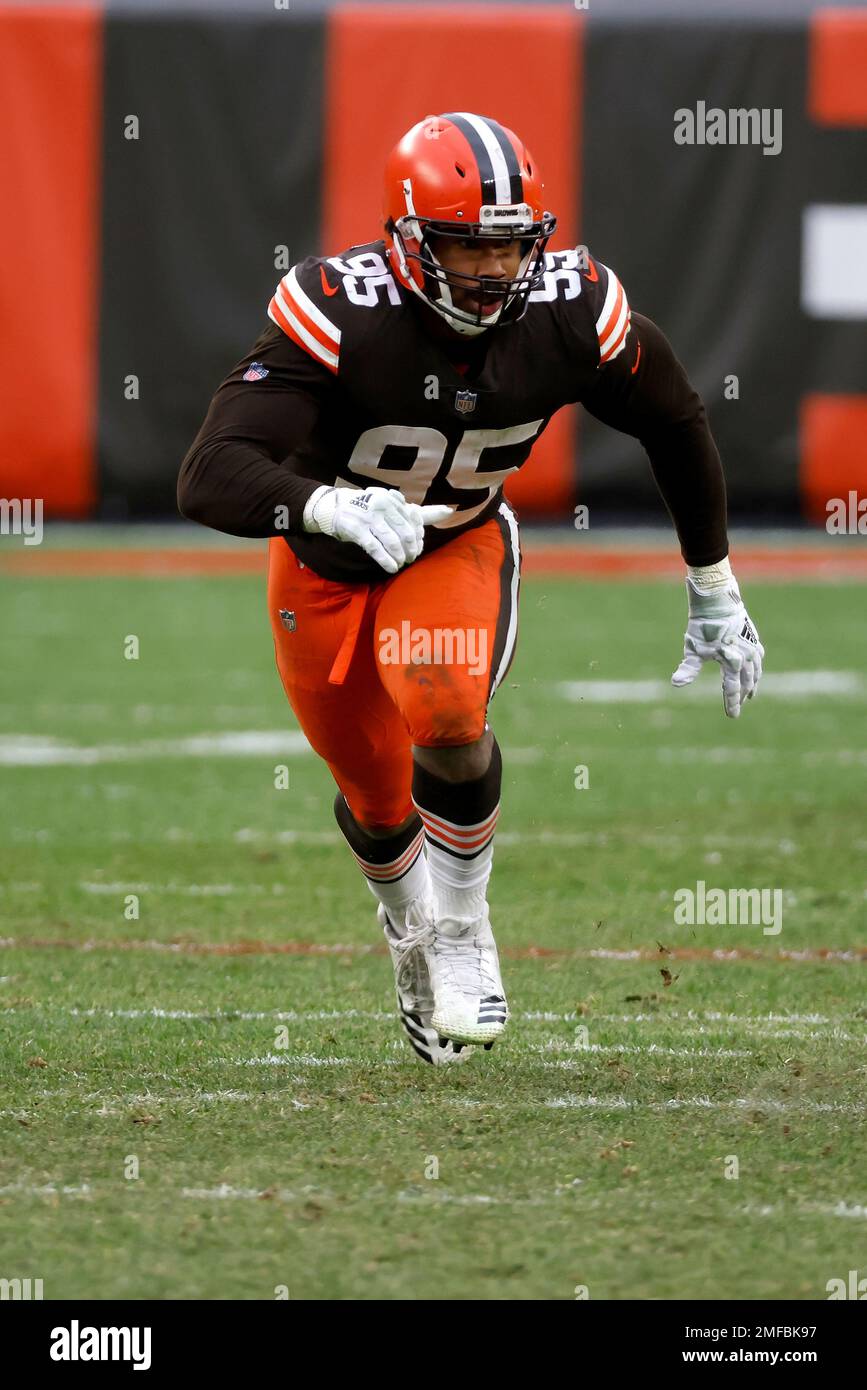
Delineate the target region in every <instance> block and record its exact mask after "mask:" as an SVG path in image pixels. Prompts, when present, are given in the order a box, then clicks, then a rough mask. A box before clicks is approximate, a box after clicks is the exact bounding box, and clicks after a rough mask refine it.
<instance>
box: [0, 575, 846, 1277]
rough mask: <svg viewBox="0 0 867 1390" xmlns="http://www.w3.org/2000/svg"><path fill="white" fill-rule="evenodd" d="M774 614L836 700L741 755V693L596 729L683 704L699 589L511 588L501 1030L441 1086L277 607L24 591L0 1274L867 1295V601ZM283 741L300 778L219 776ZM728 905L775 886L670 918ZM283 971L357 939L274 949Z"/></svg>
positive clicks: (817, 590) (151, 585) (769, 591)
mask: <svg viewBox="0 0 867 1390" xmlns="http://www.w3.org/2000/svg"><path fill="white" fill-rule="evenodd" d="M744 592H745V597H746V598H747V602H748V605H749V607H750V611H751V613H752V616H753V617H754V618H755V620H756V622H757V624H758V626H759V629H760V631H761V633H762V637H763V640H764V641H765V644H766V646H767V648H768V658H767V671H768V675H769V676H771V675H776V676H779V675H780V674H781V673H786V672H793V671H804V670H811V669H814V668H822V669H823V670H830V671H833V672H851V673H855V675H854V677H853V678H852V680H851V681H850V684H849V686H848V687H842V686H841V689H839V690H835V691H834V692H832V693H829V694H825V695H817V694H814V693H810V692H807V693H804V694H802V695H800V696H798V695H795V696H792V695H791V694H790V695H789V696H788V697H785V696H784V694H781V693H780V692H779V689H778V690H777V692H774V690H773V688H772V684H773V683H772V682H771V681H770V680H769V681H768V688H767V692H766V693H762V694H760V695H759V697H758V698H757V699H756V700H755V701H754V702H753V703H752V704H751V705H750V706H749V707H748V708H747V709H746V711H745V713H744V715H743V717H742V718H741V719H740V720H739V721H737V722H735V721H728V720H726V719H725V718H724V716H723V712H722V703H721V700H720V698H719V696H718V694H717V692H716V686H717V681H718V677H717V675H716V673H715V672H714V673H710V672H705V673H704V676H703V680H702V682H701V683H700V684H701V686H702V688H704V687H708V686H713V688H714V695H713V697H710V696H708V697H707V698H706V697H705V695H704V693H703V689H694V690H689V691H681V692H674V691H668V692H663V693H661V694H660V695H659V696H658V697H656V696H654V697H653V698H651V699H650V700H645V701H643V702H642V701H638V700H635V701H618V702H600V701H594V700H589V699H585V700H583V701H579V702H577V703H576V702H574V701H569V700H567V699H566V698H564V695H563V692H562V691H561V690H560V688H559V685H558V683H560V682H564V681H602V680H606V681H614V680H618V681H633V680H655V679H662V680H667V678H668V676H669V674H670V672H671V670H672V668H673V667H674V665H675V664H676V662H677V659H678V656H679V650H680V642H681V634H682V630H683V623H684V607H685V604H684V597H683V593H682V590H681V589H680V587H679V586H678V585H676V584H674V585H672V584H669V583H664V582H647V583H619V584H597V583H578V582H574V581H569V580H565V579H560V580H541V579H536V580H532V581H531V580H529V579H528V580H525V582H524V585H523V591H522V614H521V638H520V646H519V652H518V657H517V658H516V661H515V664H514V665H513V667H512V670H511V672H510V674H509V677H508V680H507V683H506V685H505V686H504V687H503V689H502V690H501V691H500V693H499V694H498V695H497V698H496V700H495V701H494V703H493V705H492V708H491V723H492V725H493V727H494V729H495V731H496V733H497V735H498V738H499V740H500V743H501V745H502V747H503V750H504V759H505V768H506V772H505V784H504V798H503V814H502V817H501V822H500V828H501V834H500V836H499V841H498V847H497V851H496V856H495V868H494V875H493V879H492V884H491V891H490V902H491V907H492V920H493V923H494V927H495V930H496V932H497V936H498V940H499V942H500V946H501V950H502V951H503V953H504V957H505V959H504V976H505V981H506V985H507V988H508V990H509V993H510V999H511V1004H512V1007H513V1010H514V1019H513V1023H512V1024H511V1025H510V1029H509V1031H508V1033H507V1035H506V1038H505V1039H504V1040H503V1042H502V1043H501V1044H499V1045H498V1046H497V1047H496V1048H495V1049H494V1050H493V1051H492V1052H491V1053H476V1054H474V1055H472V1056H471V1057H470V1059H469V1060H468V1061H467V1063H466V1064H465V1065H462V1066H454V1067H449V1068H443V1069H441V1070H438V1071H434V1069H433V1068H426V1067H424V1066H423V1065H422V1064H421V1063H420V1062H417V1061H416V1060H415V1058H414V1057H413V1055H412V1054H411V1053H410V1052H409V1050H408V1049H407V1048H406V1047H405V1046H404V1045H403V1043H402V1034H401V1033H400V1030H399V1029H398V1026H397V1023H396V1020H395V1019H394V1017H393V1015H392V1004H393V985H392V975H391V969H390V965H389V962H388V958H387V956H385V955H383V954H382V952H381V950H380V947H381V937H380V935H379V933H378V929H377V927H376V923H375V916H374V906H375V905H374V902H373V898H372V897H371V895H370V894H369V893H368V891H367V889H366V887H365V886H364V883H363V880H362V879H361V877H360V875H359V873H358V870H357V868H356V867H355V865H354V862H353V861H352V859H351V857H350V855H349V853H348V851H347V850H346V849H345V847H344V846H343V844H342V843H341V842H340V841H339V838H338V835H337V832H336V828H335V826H334V822H333V820H332V812H331V803H332V800H333V788H332V784H331V781H330V778H329V776H328V773H327V771H326V769H325V768H324V767H323V766H322V765H320V764H319V763H318V762H317V760H316V759H315V758H314V757H313V756H312V755H311V754H309V753H305V752H303V751H301V750H299V749H298V748H297V746H296V742H297V740H296V738H295V737H293V736H292V734H291V731H292V730H294V728H295V725H294V720H293V719H292V716H291V714H290V712H289V710H288V707H287V706H286V704H285V701H284V698H283V695H282V691H281V689H280V686H279V682H278V679H277V676H276V672H275V670H274V666H273V658H272V652H271V645H270V634H269V632H268V628H267V622H266V615H265V608H264V595H263V586H262V584H261V583H260V582H258V581H256V580H255V579H247V578H235V579H228V578H215V579H209V580H206V581H205V580H196V579H175V580H172V579H168V580H158V579H146V580H136V579H111V580H106V579H101V580H97V579H62V580H61V579H40V580H25V579H10V578H8V577H6V578H4V580H3V595H4V596H3V606H4V616H3V644H2V662H0V778H2V786H3V796H2V821H0V846H2V893H0V916H2V929H0V935H2V936H3V938H4V949H3V950H2V952H0V1028H2V1075H3V1098H2V1125H3V1136H4V1137H3V1144H2V1160H0V1208H2V1210H0V1221H2V1226H3V1238H2V1268H0V1275H2V1276H4V1277H8V1278H12V1277H32V1278H37V1277H38V1278H42V1279H43V1281H44V1289H45V1296H46V1298H70V1299H79V1298H113V1297H121V1298H131V1299H132V1298H135V1299H141V1298H184V1299H193V1298H216V1299H233V1298H249V1299H271V1298H274V1297H275V1290H276V1289H278V1288H279V1287H280V1286H285V1289H286V1290H288V1295H289V1297H291V1298H293V1299H380V1298H385V1299H454V1298H464V1299H472V1298H479V1299H514V1298H518V1299H566V1300H569V1299H573V1298H575V1297H576V1292H575V1290H576V1286H586V1288H587V1290H588V1291H589V1296H590V1297H591V1298H592V1299H628V1298H642V1299H645V1298H661V1299H669V1298H678V1297H682V1298H702V1299H706V1298H724V1299H747V1298H760V1299H762V1298H771V1297H784V1298H798V1299H824V1298H826V1297H827V1294H826V1291H825V1286H826V1283H827V1281H828V1280H829V1279H831V1278H835V1277H842V1278H845V1277H846V1275H847V1271H849V1270H850V1269H860V1270H861V1272H862V1273H863V1272H864V1271H865V1270H867V1175H865V1166H864V1152H865V1147H864V1144H865V1141H864V1121H865V1115H867V1087H865V1049H864V1043H865V1034H867V999H865V993H864V985H863V980H864V969H865V964H864V959H863V955H862V956H861V957H860V958H859V956H858V948H860V949H861V951H862V952H863V950H864V948H865V947H867V931H865V913H867V867H865V866H867V853H865V851H867V814H865V806H867V786H865V781H867V778H865V773H867V752H865V738H864V735H865V706H867V604H865V589H864V587H863V586H858V585H854V584H853V585H845V584H843V585H837V586H830V585H824V586H820V585H812V586H811V585H808V584H802V585H797V586H783V585H779V586H773V585H768V584H760V583H753V584H745V585H744ZM131 634H133V635H136V636H137V637H138V638H139V641H140V656H139V659H138V660H134V661H131V660H126V659H124V640H125V638H126V637H127V636H128V635H131ZM284 729H285V730H288V731H290V736H289V737H288V738H287V741H286V752H285V753H279V752H276V751H275V749H276V748H277V745H276V744H275V745H273V747H272V746H269V745H263V746H262V748H261V750H260V751H256V750H255V748H254V749H251V750H250V751H248V753H247V754H246V755H244V756H224V755H222V754H221V753H220V752H219V751H218V748H217V746H216V745H213V744H212V743H211V742H208V741H206V742H205V743H193V744H191V743H189V740H190V739H191V738H194V737H196V738H198V737H200V736H203V735H207V736H211V737H213V736H215V735H218V734H224V735H225V734H228V733H235V734H237V733H241V732H249V731H259V732H267V731H272V732H275V733H276V732H277V731H280V730H284ZM25 740H26V741H25ZM49 741H53V742H49ZM88 749H90V750H91V752H90V753H88V752H87V750H88ZM25 758H29V759H30V760H31V761H30V762H29V763H22V760H23V759H25ZM36 759H42V762H41V763H38V762H36V761H35V760H36ZM283 762H285V763H286V765H287V766H288V768H289V787H288V789H286V790H276V789H275V785H274V769H275V766H276V765H277V764H280V763H283ZM34 764H35V765H34ZM579 764H584V765H586V766H587V768H588V770H589V783H590V785H589V787H588V788H587V789H585V790H577V789H576V787H575V774H574V769H575V768H576V766H578V765H579ZM698 880H705V881H706V883H707V884H708V886H721V887H725V888H728V887H746V888H749V887H757V888H763V887H766V888H773V889H780V890H781V892H782V893H783V904H784V912H783V925H782V931H781V932H780V933H779V935H777V936H774V935H769V934H765V933H764V932H763V930H762V927H761V926H760V925H752V926H751V925H741V926H723V925H719V926H710V925H697V926H694V927H689V926H676V925H675V923H674V907H673V895H674V893H675V891H676V890H677V889H678V888H682V887H690V886H692V887H695V885H696V883H697V881H698ZM133 895H134V897H135V898H137V900H138V914H139V915H138V917H137V918H135V917H134V916H132V915H131V913H132V912H133V911H134V910H135V903H133V902H131V899H132V897H133ZM241 942H246V943H250V950H249V951H248V952H245V953H237V954H227V953H225V952H223V953H220V952H219V951H217V950H210V951H208V950H200V951H195V950H193V949H190V948H191V947H192V946H194V945H196V944H198V945H201V946H211V947H217V946H219V945H220V944H223V945H227V944H230V943H241ZM293 942H294V943H307V944H308V945H310V944H312V943H318V944H320V945H322V946H324V947H328V948H330V949H329V950H327V951H322V952H321V953H319V954H314V953H311V952H310V951H307V952H303V951H299V952H298V953H297V954H292V953H290V952H285V953H284V952H279V951H274V950H273V949H272V950H271V951H270V953H269V951H268V949H267V948H268V947H272V948H273V947H276V946H279V945H281V944H285V943H293ZM171 943H181V944H182V946H183V947H185V949H181V948H179V949H175V950H172V949H169V946H170V944H171ZM85 945H87V949H84V948H83V947H84V946H85ZM660 947H662V948H663V949H662V952H661V951H660ZM341 948H342V949H341ZM368 948H369V949H368ZM531 948H538V953H537V954H535V955H534V954H533V952H532V949H531ZM734 948H739V949H740V951H742V952H744V953H745V954H743V955H738V954H737V953H735V954H733V955H732V956H731V957H730V958H728V959H725V958H713V957H712V956H711V955H710V952H712V951H715V950H716V951H726V950H730V949H731V950H733V949H734ZM822 948H828V949H830V950H831V951H834V952H838V953H846V952H848V953H850V954H849V955H848V956H846V955H838V956H833V957H832V958H830V959H822V958H821V956H820V955H819V953H820V952H821V950H822ZM665 951H669V952H671V954H670V955H669V954H664V952H665ZM594 952H595V953H596V954H591V953H594ZM606 952H608V953H611V954H610V955H606V954H605V953H606ZM628 952H634V953H635V954H634V955H633V956H628V955H626V953H628ZM690 952H692V954H689V953H690ZM751 952H754V953H756V954H755V955H751V954H750V953H751ZM797 952H803V953H804V958H803V959H797V958H793V956H792V955H791V954H786V953H797ZM781 953H782V954H781ZM664 971H667V972H668V974H669V976H670V982H666V978H665V976H664V974H663V972H664ZM281 1029H282V1030H285V1031H283V1032H281ZM585 1029H586V1033H585V1032H583V1031H582V1030H585ZM585 1043H586V1044H587V1045H586V1046H585ZM732 1159H736V1160H737V1165H738V1176H737V1178H734V1177H727V1176H726V1173H727V1171H728V1172H731V1171H733V1169H734V1166H735V1165H734V1163H733V1162H732ZM133 1160H136V1161H137V1162H134V1161H133ZM434 1160H435V1162H434ZM136 1168H137V1171H138V1176H137V1177H135V1176H130V1175H131V1174H133V1173H134V1172H135V1171H136ZM436 1170H438V1176H437V1177H434V1176H431V1175H432V1174H433V1173H434V1172H435V1171H436Z"/></svg>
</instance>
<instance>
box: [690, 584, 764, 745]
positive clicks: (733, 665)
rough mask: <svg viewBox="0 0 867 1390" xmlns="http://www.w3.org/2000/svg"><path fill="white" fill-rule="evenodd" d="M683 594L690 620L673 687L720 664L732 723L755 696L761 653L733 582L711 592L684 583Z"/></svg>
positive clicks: (754, 630) (725, 698)
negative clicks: (710, 663) (713, 663)
mask: <svg viewBox="0 0 867 1390" xmlns="http://www.w3.org/2000/svg"><path fill="white" fill-rule="evenodd" d="M686 588H687V593H688V595H689V619H688V622H687V627H686V636H685V637H684V642H683V660H682V661H681V663H680V665H679V666H678V668H677V670H676V671H675V673H674V675H673V676H672V678H671V683H672V685H678V686H680V685H690V684H691V683H692V681H694V680H695V678H696V676H697V675H698V673H699V671H700V670H701V668H702V666H703V665H704V663H705V662H706V661H718V662H719V664H720V666H721V667H722V690H723V705H724V706H725V712H726V714H727V715H728V716H729V718H730V719H737V717H738V715H739V714H740V712H741V706H742V705H743V703H744V700H751V699H752V698H753V696H754V695H755V693H756V687H757V686H758V683H759V681H760V680H761V677H762V660H763V658H764V655H765V649H764V647H763V646H762V644H761V642H760V641H759V634H758V632H757V631H756V629H755V627H754V625H753V623H752V622H751V620H750V616H749V614H748V613H747V610H746V608H745V607H744V604H743V600H742V599H741V596H740V592H739V590H738V586H737V581H736V580H735V579H734V576H732V578H731V580H730V581H729V582H728V583H727V584H725V585H724V586H723V587H715V588H713V589H701V588H699V587H698V586H697V585H696V584H695V583H694V581H693V580H692V579H691V578H688V579H687V581H686Z"/></svg>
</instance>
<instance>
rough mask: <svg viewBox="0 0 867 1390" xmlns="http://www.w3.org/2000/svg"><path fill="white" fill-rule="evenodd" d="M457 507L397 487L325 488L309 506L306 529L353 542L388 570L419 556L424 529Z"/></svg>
mask: <svg viewBox="0 0 867 1390" xmlns="http://www.w3.org/2000/svg"><path fill="white" fill-rule="evenodd" d="M452 510H453V508H452V507H448V506H445V505H439V506H436V505H428V506H425V507H422V506H419V505H418V503H416V502H407V500H406V498H405V497H404V495H403V493H402V492H398V491H397V490H396V489H394V488H385V487H369V488H365V490H364V491H363V492H359V491H357V489H355V488H351V487H327V486H324V487H321V488H318V489H317V491H316V492H314V493H312V495H311V496H310V498H309V499H308V501H307V504H306V506H305V508H304V529H305V531H320V532H322V534H323V535H326V536H334V537H335V538H336V539H337V540H339V541H353V542H354V543H355V544H356V545H360V546H361V549H362V550H363V551H364V552H365V553H366V554H367V555H369V556H370V557H371V559H373V560H375V561H376V563H377V564H378V565H381V566H382V568H383V569H384V570H385V571H386V572H387V573H388V574H397V571H398V570H399V569H400V568H401V566H402V565H408V564H411V563H412V561H413V560H417V559H418V557H419V555H420V554H421V552H422V550H423V549H424V528H425V526H430V525H433V523H434V522H436V521H444V520H445V518H446V517H447V516H449V515H450V514H451V512H452Z"/></svg>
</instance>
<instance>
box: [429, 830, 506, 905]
mask: <svg viewBox="0 0 867 1390" xmlns="http://www.w3.org/2000/svg"><path fill="white" fill-rule="evenodd" d="M427 857H428V863H429V865H430V876H431V881H432V883H433V892H434V898H435V900H436V906H437V917H438V918H440V917H473V918H475V917H481V915H482V913H483V912H484V910H485V901H486V898H487V890H488V880H489V879H490V877H491V869H492V867H493V862H494V841H493V838H491V839H490V840H489V841H488V843H487V844H486V845H485V847H484V849H483V850H481V851H480V853H479V854H477V855H476V856H475V858H474V859H458V858H457V857H456V856H455V855H454V854H450V853H449V852H448V850H445V849H440V847H439V845H437V844H434V843H432V841H430V840H428V845H427Z"/></svg>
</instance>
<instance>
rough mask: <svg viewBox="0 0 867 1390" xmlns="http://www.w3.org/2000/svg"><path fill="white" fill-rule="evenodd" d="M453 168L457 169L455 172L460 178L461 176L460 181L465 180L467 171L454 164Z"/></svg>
mask: <svg viewBox="0 0 867 1390" xmlns="http://www.w3.org/2000/svg"><path fill="white" fill-rule="evenodd" d="M455 168H456V169H457V171H458V173H459V174H460V176H461V178H462V179H465V178H466V177H467V171H466V169H462V168H461V166H460V164H456V165H455Z"/></svg>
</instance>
